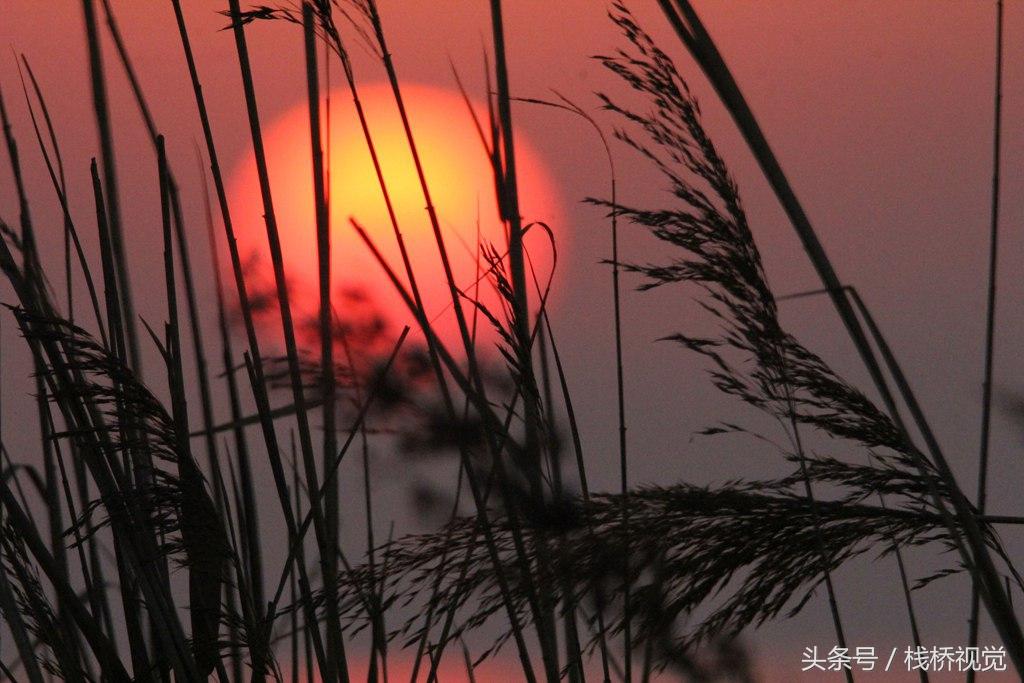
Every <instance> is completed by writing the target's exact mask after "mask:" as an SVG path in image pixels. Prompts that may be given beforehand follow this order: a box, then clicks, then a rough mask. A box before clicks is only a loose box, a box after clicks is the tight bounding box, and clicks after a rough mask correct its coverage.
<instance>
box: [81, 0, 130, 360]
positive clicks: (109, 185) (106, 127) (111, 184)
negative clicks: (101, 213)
mask: <svg viewBox="0 0 1024 683" xmlns="http://www.w3.org/2000/svg"><path fill="white" fill-rule="evenodd" d="M82 9H83V11H84V14H85V30H86V38H87V41H88V46H89V72H90V76H91V80H92V99H93V107H94V109H95V113H96V125H97V128H98V131H99V137H100V159H101V165H102V168H103V185H104V188H105V190H106V202H107V206H106V210H107V221H108V223H109V226H110V245H111V249H112V251H113V256H114V266H115V268H116V273H117V283H118V289H119V290H120V293H121V296H120V306H121V317H122V320H123V321H124V323H123V324H124V327H125V333H126V341H127V347H128V348H127V350H128V360H129V362H130V363H131V367H132V370H133V371H134V372H135V373H136V374H137V375H140V376H141V374H142V357H141V354H140V352H139V340H138V324H137V322H136V320H135V306H134V305H133V303H132V292H131V283H130V281H129V278H128V259H127V256H126V254H125V248H124V233H123V231H122V229H121V206H120V201H119V199H118V191H117V170H116V165H115V163H114V138H113V133H112V131H111V127H110V107H109V104H108V101H107V86H106V77H105V75H104V73H103V55H102V47H101V45H100V37H99V31H98V30H97V28H96V8H95V6H94V4H93V0H82Z"/></svg>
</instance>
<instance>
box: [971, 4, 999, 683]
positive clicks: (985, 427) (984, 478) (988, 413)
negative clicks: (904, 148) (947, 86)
mask: <svg viewBox="0 0 1024 683" xmlns="http://www.w3.org/2000/svg"><path fill="white" fill-rule="evenodd" d="M993 100H994V102H993V109H994V111H993V123H992V199H991V202H992V203H991V209H990V214H989V218H990V221H989V255H988V296H987V300H986V309H985V371H984V379H983V380H982V385H981V386H982V390H981V391H982V395H981V445H980V447H979V452H978V496H977V503H976V504H977V506H978V512H979V513H981V514H985V507H986V504H987V502H988V469H989V464H988V460H989V442H990V428H991V423H992V372H993V362H994V356H995V324H996V284H997V280H996V273H997V265H998V260H999V190H1000V182H999V171H1000V168H999V166H1000V157H1001V152H1002V129H1003V0H996V65H995V95H994V98H993ZM978 608H979V593H978V586H977V582H975V583H974V584H973V585H972V586H971V611H970V616H969V621H968V634H967V643H968V646H970V647H974V646H977V644H978V630H979V624H978V611H979V610H978ZM974 678H975V672H974V671H970V672H968V674H967V680H968V682H969V683H973V682H974Z"/></svg>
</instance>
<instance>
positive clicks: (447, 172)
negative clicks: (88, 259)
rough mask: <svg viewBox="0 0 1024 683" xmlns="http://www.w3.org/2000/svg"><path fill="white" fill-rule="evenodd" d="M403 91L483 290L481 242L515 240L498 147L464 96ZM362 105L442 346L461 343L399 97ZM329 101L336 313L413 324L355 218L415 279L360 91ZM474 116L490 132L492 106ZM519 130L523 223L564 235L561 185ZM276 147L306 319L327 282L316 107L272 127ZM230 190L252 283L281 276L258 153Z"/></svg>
mask: <svg viewBox="0 0 1024 683" xmlns="http://www.w3.org/2000/svg"><path fill="white" fill-rule="evenodd" d="M402 94H403V97H404V99H405V103H406V108H407V110H408V112H409V118H410V120H411V123H412V128H413V134H414V136H415V139H416V144H417V146H418V149H419V153H420V157H421V159H422V162H423V165H424V172H425V175H426V178H427V182H428V185H429V188H430V193H431V199H432V201H433V203H434V206H435V207H436V209H437V215H438V217H439V221H440V225H441V229H442V233H443V235H444V237H445V240H446V244H447V249H448V252H449V256H450V258H451V262H452V268H453V272H454V276H455V279H456V284H457V285H458V286H459V287H460V289H462V290H464V291H466V292H467V294H470V295H473V293H474V290H475V287H474V285H475V283H476V282H477V281H478V279H480V277H479V273H480V272H482V270H480V271H478V263H480V261H479V259H478V257H477V253H478V244H479V245H491V244H493V245H494V246H495V247H496V248H497V249H498V251H499V252H503V251H504V246H503V245H504V244H505V241H506V237H505V231H504V227H503V224H502V222H501V220H500V217H499V215H498V210H497V204H496V201H495V189H494V177H493V173H492V171H491V167H490V162H489V159H488V156H487V152H486V150H485V149H484V146H483V144H482V142H481V139H480V136H479V134H478V132H477V129H476V127H475V126H474V123H473V119H472V117H471V115H470V112H469V109H468V107H467V105H466V102H465V100H464V99H463V97H462V95H461V94H460V93H458V92H453V91H449V90H444V89H441V88H437V87H431V86H424V85H404V86H403V87H402ZM360 98H361V100H362V103H363V108H364V110H365V112H366V116H367V120H368V121H370V133H371V135H372V136H373V141H374V144H375V146H376V148H377V153H378V156H379V158H380V161H381V167H382V172H383V175H384V179H385V182H386V184H387V188H388V191H389V193H390V194H391V198H392V202H393V205H394V207H395V214H396V218H397V222H398V225H399V228H400V229H401V232H402V235H403V238H404V240H405V243H406V246H407V249H408V251H409V254H410V257H411V261H412V265H413V269H414V273H415V276H416V280H417V284H418V286H419V288H420V291H421V293H422V296H423V301H424V306H425V308H426V310H427V313H428V315H429V316H430V317H431V319H432V320H433V321H434V322H435V323H436V325H437V329H438V330H439V333H440V335H441V337H442V339H443V340H444V341H445V342H446V343H450V344H454V343H455V341H456V340H457V339H458V336H457V327H456V321H455V316H454V314H453V313H452V311H451V304H450V301H451V299H450V294H449V291H448V288H447V285H446V283H445V279H444V271H443V269H442V267H441V262H440V258H439V255H438V248H437V243H436V241H435V238H434V234H433V231H432V229H431V226H430V222H429V219H428V214H427V212H426V210H425V201H424V196H423V192H422V189H421V187H420V183H419V180H418V177H417V174H416V170H415V166H414V164H413V158H412V154H411V152H410V151H409V146H408V143H407V141H406V136H405V133H404V130H403V127H402V122H401V118H400V116H399V114H398V110H397V107H396V106H395V101H394V96H393V94H392V92H391V90H390V88H389V87H388V86H387V85H385V84H378V85H371V86H367V87H362V88H360ZM330 106H331V115H330V145H329V159H330V164H329V178H330V184H329V188H330V204H331V223H330V224H331V241H332V245H331V252H332V253H331V264H332V271H333V273H332V278H333V285H334V286H333V292H332V295H333V300H334V306H335V309H336V313H337V315H339V316H340V317H341V318H342V319H343V320H344V319H345V317H346V315H352V314H353V311H355V314H354V315H356V316H359V317H361V318H363V319H364V321H365V319H366V318H373V319H377V316H379V317H380V318H381V319H382V320H383V321H386V323H387V325H388V326H389V327H391V328H397V327H399V326H401V325H403V324H410V325H411V324H412V317H411V315H410V314H409V312H408V310H407V309H406V307H405V305H404V304H403V303H402V301H401V299H400V297H399V296H398V295H397V293H396V292H395V291H394V289H393V287H392V285H391V283H390V282H389V281H388V280H387V277H386V276H385V275H384V273H383V272H382V270H381V268H380V267H379V266H378V264H377V263H376V261H375V260H374V259H373V257H372V256H371V254H370V253H369V251H368V250H367V248H366V246H365V245H364V244H363V243H362V241H361V240H360V238H359V237H358V235H357V234H356V233H355V231H354V230H353V228H352V226H351V223H350V221H349V219H350V218H354V219H355V220H356V221H358V222H359V223H360V224H361V225H363V226H365V228H366V230H367V232H368V233H369V234H370V236H371V237H372V239H373V240H374V242H375V243H376V245H377V246H378V248H379V249H380V250H381V251H382V252H383V253H384V255H385V256H386V257H387V259H388V261H389V262H390V263H391V264H392V266H393V267H394V268H395V269H396V271H398V272H399V273H400V274H401V275H402V280H403V283H406V278H405V277H404V270H402V267H401V258H400V252H399V249H398V246H397V241H396V239H395V235H394V229H393V227H392V224H391V220H390V218H389V216H388V212H387V208H386V204H385V202H384V199H383V195H382V193H381V188H380V184H379V181H378V178H377V174H376V172H375V170H374V166H373V162H372V158H371V156H370V154H369V151H368V148H367V144H366V140H365V136H364V134H363V131H362V128H361V126H360V124H359V119H358V117H357V115H356V110H355V106H354V105H353V102H352V97H351V94H350V93H349V92H348V91H347V90H344V89H338V90H335V91H334V92H333V93H332V94H331V102H330ZM473 109H474V110H475V112H476V115H477V117H478V118H479V120H480V121H481V123H482V125H483V126H484V127H485V129H486V127H487V124H486V117H487V109H486V107H485V106H484V105H481V104H479V103H476V102H474V103H473ZM517 135H518V137H517V140H516V143H517V146H516V154H517V163H518V166H519V184H520V194H521V197H522V199H521V206H522V213H523V219H524V224H528V223H530V222H533V221H541V222H544V223H545V224H548V225H552V226H553V227H554V228H555V229H556V230H557V216H558V211H559V208H558V198H557V192H556V190H555V187H554V183H553V181H552V179H551V177H550V175H549V173H548V172H547V169H546V168H545V166H544V163H543V162H542V160H541V159H540V157H539V156H538V154H537V153H536V152H535V151H534V150H533V149H532V148H531V146H530V144H529V142H528V141H527V140H526V139H525V136H524V135H523V134H522V133H517ZM325 137H326V132H325ZM265 140H266V148H267V163H268V166H269V172H270V178H271V184H272V187H273V188H274V206H275V212H276V214H277V219H278V223H279V225H280V230H281V242H282V249H283V252H284V258H285V266H286V272H287V275H288V279H289V286H290V291H291V292H292V301H293V307H294V309H295V313H296V315H297V316H298V318H299V319H300V320H302V319H304V318H305V319H310V318H312V317H313V316H315V314H316V311H317V306H318V289H317V287H318V285H317V252H316V232H315V227H314V226H315V222H314V211H313V186H312V172H311V162H310V152H309V114H308V111H307V108H306V105H305V104H304V103H300V104H297V105H296V106H295V107H293V108H292V109H290V110H288V111H287V112H286V113H284V114H283V115H282V116H280V117H279V118H278V119H277V120H275V121H274V122H273V123H272V124H271V125H270V126H268V128H267V130H266V132H265ZM325 147H326V145H325ZM229 193H230V198H231V208H232V215H233V218H234V221H235V224H236V232H237V238H238V246H239V250H240V253H241V255H242V259H243V261H246V262H248V263H249V264H251V265H250V273H251V275H250V278H249V280H250V283H251V284H250V287H254V286H255V287H258V286H259V285H260V283H263V284H264V285H265V284H266V283H270V282H272V281H273V280H272V277H273V276H272V273H271V271H270V265H269V263H270V262H269V257H268V255H267V246H266V232H265V227H264V223H263V219H262V204H261V202H260V197H259V190H258V183H257V176H256V165H255V161H254V159H253V157H252V155H251V153H250V154H249V155H248V156H246V157H245V158H244V159H243V160H242V161H241V162H240V163H239V164H238V165H237V166H236V168H235V170H234V173H233V174H232V176H231V181H230V186H229ZM478 229H479V239H478ZM534 232H536V233H538V234H536V235H532V234H531V235H529V239H528V240H527V245H528V247H529V249H530V257H531V260H532V263H533V265H534V268H535V269H536V272H537V277H538V279H539V280H540V282H542V283H544V282H546V281H547V279H548V276H549V274H550V270H551V264H552V262H553V258H552V251H551V246H550V243H549V241H548V239H547V237H546V236H541V235H540V234H539V233H540V231H534ZM482 268H485V266H481V269H482ZM480 298H481V300H482V301H483V302H484V303H485V305H488V306H491V305H493V304H494V302H495V299H494V295H493V294H492V293H491V291H490V287H489V284H488V282H487V281H486V279H483V280H482V281H481V282H480ZM356 322H357V323H358V322H359V321H356ZM414 327H415V326H414ZM485 327H486V326H485V325H480V330H481V334H482V335H483V337H484V338H485V339H486V338H489V337H491V335H490V334H489V332H488V331H487V330H486V329H485Z"/></svg>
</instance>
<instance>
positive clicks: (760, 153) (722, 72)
mask: <svg viewBox="0 0 1024 683" xmlns="http://www.w3.org/2000/svg"><path fill="white" fill-rule="evenodd" d="M659 5H660V6H661V8H662V10H663V12H664V13H665V15H666V17H667V18H668V19H669V21H670V23H671V24H672V26H673V28H674V29H675V31H676V33H677V34H678V36H679V37H680V39H681V40H682V42H683V43H684V45H685V46H686V47H687V49H688V50H689V51H690V54H691V55H692V56H693V57H694V59H695V60H696V61H697V63H698V64H699V65H700V67H701V69H703V71H704V73H705V74H706V75H707V76H708V79H709V80H710V81H711V84H712V85H713V86H714V88H715V91H716V92H717V93H718V96H719V97H720V98H721V100H722V101H723V103H724V104H725V106H726V109H727V110H728V111H729V113H730V115H731V116H732V117H733V119H734V121H735V122H736V124H737V126H738V127H739V129H740V132H741V133H742V134H743V137H744V139H745V140H746V142H747V144H748V146H749V147H750V148H751V151H752V152H753V153H754V156H755V158H756V159H757V161H758V163H759V165H760V166H761V169H762V171H763V173H764V174H765V177H766V178H767V180H768V182H769V184H770V185H771V186H772V189H773V190H774V191H775V193H776V196H777V197H778V198H779V201H780V203H781V204H782V205H783V208H784V210H785V211H786V213H787V215H788V217H789V219H790V222H791V223H792V224H793V226H794V228H795V229H796V231H797V234H798V236H799V237H800V240H801V242H802V243H803V246H804V249H805V251H806V252H807V254H808V256H809V257H810V260H811V263H812V265H813V266H814V268H815V270H816V271H817V273H818V275H819V277H820V278H821V280H822V282H823V284H824V285H825V289H826V290H827V291H828V294H829V297H830V298H831V299H832V302H833V304H834V306H835V308H836V310H837V312H838V313H839V315H840V318H841V319H842V321H843V324H844V326H845V327H846V330H847V332H848V334H849V336H850V338H851V340H852V341H853V343H854V346H855V347H856V349H857V352H858V354H859V355H860V357H861V360H862V361H863V363H864V364H865V366H866V367H867V369H868V372H869V374H870V375H871V378H872V381H873V383H874V384H875V387H876V388H877V389H878V390H879V392H880V393H881V394H882V398H883V401H884V403H885V404H886V406H887V408H888V409H889V413H890V415H891V416H892V417H893V419H894V421H896V423H897V426H899V427H900V429H901V430H902V431H903V432H904V434H908V432H907V430H906V427H905V426H904V425H903V424H902V422H900V421H899V417H898V413H897V412H896V411H895V401H894V399H893V398H892V396H891V394H889V393H888V392H887V391H886V390H885V388H884V387H885V382H884V379H883V376H882V370H881V368H880V367H879V366H878V364H877V363H876V362H875V360H874V358H873V356H872V354H871V353H870V344H869V343H868V340H867V337H866V335H865V333H864V330H863V328H862V327H861V326H860V323H859V321H858V320H857V316H856V315H855V313H854V311H853V308H852V307H851V306H850V303H849V301H847V299H846V297H845V296H843V290H842V285H841V283H840V280H839V278H838V276H837V275H836V272H835V269H834V268H833V266H832V264H831V261H830V260H829V258H828V256H827V255H826V254H825V250H824V248H823V246H822V244H821V242H820V240H819V239H818V237H817V235H816V233H815V231H814V229H813V228H812V227H811V223H810V220H809V219H808V218H807V214H806V213H805V212H804V210H803V207H802V205H801V204H800V202H799V201H798V200H797V198H796V194H795V193H794V191H793V189H792V186H791V185H790V183H789V181H788V180H787V178H786V176H785V174H784V173H783V171H782V167H781V166H780V165H779V162H778V160H777V159H776V157H775V154H774V153H773V152H772V150H771V147H770V146H769V145H768V142H767V139H766V138H765V136H764V133H763V132H762V130H761V127H760V125H759V124H758V123H757V120H756V118H755V117H754V115H753V112H752V111H751V109H750V106H749V105H748V104H747V102H746V99H745V98H744V97H743V95H742V93H741V91H740V89H739V86H738V84H737V83H736V81H735V79H734V78H733V76H732V73H731V72H730V71H729V68H728V67H727V66H726V64H725V61H724V59H723V58H722V56H721V54H720V53H719V51H718V48H717V46H716V45H715V43H714V41H713V40H712V39H711V37H710V35H709V34H708V32H707V30H706V29H705V28H704V25H703V23H702V22H701V21H700V18H699V17H698V16H697V13H696V11H695V10H694V9H693V7H692V5H691V4H690V2H689V0H659ZM894 380H895V382H896V386H897V389H898V390H899V392H900V394H901V397H902V398H903V400H904V402H905V403H907V405H908V408H909V410H910V413H911V415H912V416H913V418H914V420H915V423H916V426H917V427H918V429H919V430H920V432H921V433H922V436H923V437H924V440H925V443H926V445H927V448H928V453H929V455H930V456H931V461H932V462H933V464H934V465H935V466H936V468H937V470H938V472H939V475H940V476H941V478H942V482H943V484H944V485H946V486H949V487H950V488H951V490H952V494H953V495H952V496H951V501H950V502H951V503H952V506H953V510H954V511H953V512H951V511H949V510H948V508H947V506H946V504H945V502H944V501H943V500H942V498H941V496H939V495H938V492H937V488H936V486H935V483H934V482H932V484H931V487H932V489H933V500H934V501H935V502H936V504H937V505H938V506H939V508H940V510H942V511H943V515H944V516H945V517H946V520H947V527H948V529H949V530H950V532H951V533H952V534H953V536H954V540H955V541H956V544H957V549H958V552H959V553H960V555H961V558H962V559H963V561H964V563H965V564H966V565H967V566H968V567H969V568H970V571H971V573H972V576H974V578H975V580H976V581H977V582H979V583H980V584H981V586H980V589H979V590H980V594H981V597H982V598H983V599H984V601H985V604H986V606H987V607H988V609H989V613H990V615H991V616H992V620H993V622H994V623H995V625H996V629H997V630H998V631H999V634H1000V636H1001V637H1002V639H1003V642H1004V643H1005V646H1006V648H1007V653H1008V654H1009V656H1010V658H1011V660H1012V661H1013V662H1014V666H1015V667H1016V668H1017V670H1018V671H1024V633H1022V631H1021V629H1020V625H1019V624H1018V622H1017V620H1016V618H1015V616H1014V614H1013V610H1012V608H1011V607H1010V605H1009V598H1008V596H1007V594H1006V592H1005V590H1004V588H1003V582H1002V580H1001V578H1000V576H999V573H998V571H997V570H996V568H995V565H994V564H993V562H992V558H991V556H990V555H989V552H988V550H987V548H986V545H985V541H984V533H983V530H982V529H981V527H980V526H979V524H978V521H977V519H976V517H975V515H974V513H973V511H972V510H971V507H970V504H969V503H968V501H967V498H966V497H965V496H964V494H963V492H962V491H961V489H960V487H959V486H958V484H957V482H956V478H955V476H954V475H953V472H952V470H951V469H950V467H949V464H948V462H947V460H946V457H945V455H944V454H943V452H942V449H941V447H940V446H939V443H938V441H937V439H936V438H935V436H934V434H933V433H932V431H931V428H930V427H929V426H928V422H927V420H926V419H925V417H924V413H923V411H921V409H920V406H919V405H918V404H917V401H916V398H914V396H913V393H912V391H911V390H910V386H909V384H908V383H907V381H906V378H905V377H904V376H903V373H902V371H900V372H898V373H894ZM908 440H909V437H908ZM919 455H920V457H921V459H922V463H923V462H924V458H925V456H924V454H923V453H919ZM921 473H922V475H924V476H928V477H929V481H932V480H931V477H930V476H929V475H928V474H927V468H926V467H924V466H922V467H921Z"/></svg>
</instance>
